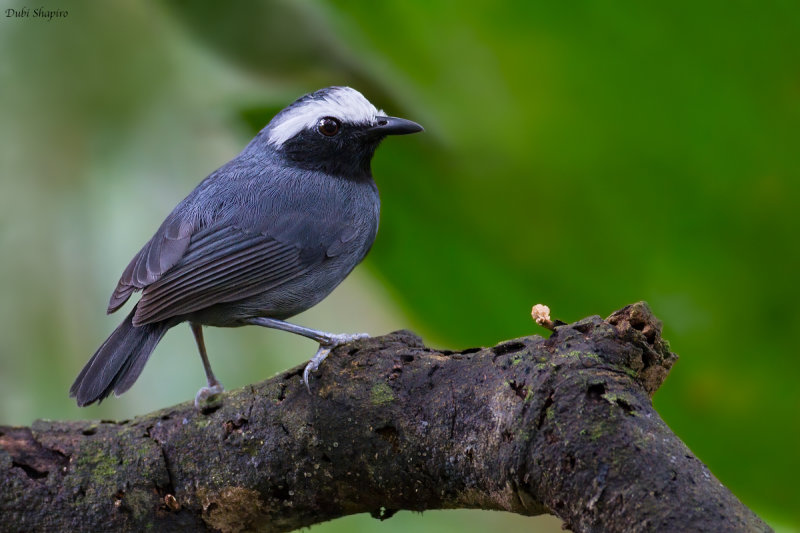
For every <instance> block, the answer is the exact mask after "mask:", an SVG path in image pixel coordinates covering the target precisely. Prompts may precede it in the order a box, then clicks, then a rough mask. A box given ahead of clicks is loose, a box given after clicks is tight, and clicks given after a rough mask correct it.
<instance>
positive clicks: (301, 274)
mask: <svg viewBox="0 0 800 533" xmlns="http://www.w3.org/2000/svg"><path fill="white" fill-rule="evenodd" d="M420 131H423V128H422V126H420V125H419V124H417V123H416V122H412V121H410V120H406V119H402V118H398V117H392V116H388V115H386V113H384V112H383V111H380V110H378V109H377V108H376V107H375V106H374V105H373V104H371V103H370V102H369V100H367V99H366V98H365V97H364V96H363V95H362V94H361V93H360V92H358V91H357V90H355V89H352V88H350V87H344V86H334V87H327V88H324V89H320V90H318V91H315V92H312V93H309V94H306V95H304V96H302V97H300V98H298V99H297V100H296V101H294V102H293V103H291V104H290V105H289V106H287V107H286V108H284V109H283V110H281V111H280V112H278V113H277V114H276V115H275V116H274V117H273V118H272V120H271V121H270V122H269V123H268V124H267V125H266V126H265V127H264V128H263V129H262V130H261V131H260V132H259V133H258V134H257V135H256V137H255V138H253V139H252V140H251V141H250V143H248V144H247V146H246V147H245V148H244V149H243V150H242V152H241V153H240V154H239V155H237V156H236V157H234V158H233V159H232V160H231V161H229V162H228V163H226V164H224V165H223V166H221V167H220V168H219V169H217V170H216V171H214V172H212V173H211V174H210V175H209V176H207V177H206V178H205V179H204V180H203V181H201V182H200V184H199V185H197V187H196V188H195V189H194V190H193V191H192V192H191V193H189V195H188V196H186V198H184V199H183V200H182V201H181V202H180V203H178V205H177V206H176V207H175V208H174V209H173V211H172V212H171V213H170V214H169V215H168V216H167V217H166V219H165V220H164V221H163V222H162V224H161V225H160V226H159V228H158V229H157V230H156V232H155V234H154V235H153V237H152V238H151V239H150V240H149V241H147V243H146V244H145V245H144V246H143V247H142V249H141V250H140V251H139V253H137V254H136V255H135V256H134V257H133V259H132V260H131V261H130V263H129V264H128V266H127V268H125V270H124V272H123V273H122V276H121V277H120V279H119V282H118V283H117V286H116V288H115V289H114V292H113V293H112V295H111V299H110V301H109V304H108V309H107V313H109V314H110V313H113V312H115V311H117V310H118V309H120V307H122V306H123V304H125V303H126V302H127V301H128V299H129V298H130V297H131V295H132V294H133V293H135V292H138V291H141V297H140V298H139V300H138V302H136V304H135V305H134V307H133V309H132V310H131V311H130V313H129V314H128V315H127V316H126V317H125V320H123V321H122V323H121V324H120V325H119V326H118V327H117V328H116V329H115V330H114V331H113V333H111V335H110V336H109V337H108V339H106V341H105V342H103V344H102V345H100V347H99V348H98V349H97V351H96V352H95V353H94V355H92V357H91V358H90V359H89V361H88V362H87V363H86V365H85V366H84V367H83V369H82V370H81V372H80V373H79V374H78V377H77V378H76V379H75V382H74V383H73V385H72V387H71V388H70V397H72V398H75V399H76V401H77V404H78V405H79V406H81V407H83V406H86V405H90V404H92V403H94V402H100V401H102V400H103V399H104V398H106V397H108V396H109V395H110V394H111V393H112V392H113V393H114V394H115V395H116V396H120V395H121V394H123V393H124V392H125V391H127V390H128V389H130V387H131V386H132V385H133V384H134V382H135V381H136V380H137V378H138V377H139V375H140V374H141V372H142V369H143V368H144V366H145V364H146V363H147V360H148V359H149V357H150V354H151V353H152V352H153V350H154V349H155V347H156V345H157V344H158V343H159V341H160V340H161V339H162V337H163V336H164V334H165V333H166V332H167V330H169V329H170V328H172V327H174V326H177V325H178V324H181V323H184V322H188V323H189V326H190V328H191V331H192V333H193V335H194V338H195V341H196V343H197V348H198V351H199V352H200V357H201V359H202V363H203V367H204V370H205V374H206V380H207V385H206V386H204V387H202V388H201V389H200V390H199V391H198V392H197V394H196V395H195V405H197V406H200V405H201V404H202V403H203V402H205V401H206V400H208V399H209V398H211V397H213V396H215V395H217V394H219V393H221V392H222V391H223V390H224V387H223V386H222V384H221V383H220V381H219V380H218V379H217V378H216V377H215V375H214V373H213V371H212V369H211V365H210V363H209V359H208V354H207V352H206V347H205V342H204V339H203V327H204V326H216V327H239V326H246V325H256V326H263V327H267V328H274V329H278V330H283V331H287V332H290V333H294V334H297V335H302V336H304V337H307V338H309V339H312V340H314V341H316V342H317V343H319V348H318V350H317V352H316V354H315V355H314V357H313V358H312V359H311V360H310V361H309V362H308V364H307V365H306V367H305V370H304V372H303V381H304V382H305V384H306V387H309V376H310V373H312V372H314V371H316V370H317V369H318V368H319V365H320V363H321V362H322V361H323V360H324V359H325V357H326V356H327V355H328V354H329V353H330V351H331V350H332V349H333V348H335V347H336V346H339V345H342V344H346V343H348V342H351V341H353V340H355V339H359V338H363V337H366V336H368V335H366V334H333V333H327V332H324V331H319V330H315V329H311V328H306V327H302V326H299V325H295V324H292V323H290V322H286V319H287V318H290V317H292V316H295V315H297V314H298V313H301V312H303V311H305V310H307V309H309V308H311V307H312V306H314V305H316V304H317V303H319V302H320V301H321V300H322V299H323V298H325V297H326V296H327V295H328V294H330V292H331V291H333V289H334V288H335V287H336V286H337V285H339V283H341V282H342V281H343V280H344V279H345V277H347V275H348V274H349V273H350V272H351V271H352V270H353V268H355V266H356V265H358V264H359V263H360V262H361V261H362V260H363V259H364V257H365V256H366V255H367V252H369V250H370V248H371V247H372V244H373V242H374V241H375V236H376V234H377V231H378V222H379V215H380V197H379V194H378V188H377V185H376V184H375V181H374V180H373V177H372V170H371V161H372V157H373V154H374V153H375V150H376V149H377V147H378V145H379V144H380V143H381V141H382V140H383V139H384V138H386V137H387V136H389V135H403V134H410V133H416V132H420ZM309 391H310V388H309Z"/></svg>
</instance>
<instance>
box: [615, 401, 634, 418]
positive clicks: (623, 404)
mask: <svg viewBox="0 0 800 533" xmlns="http://www.w3.org/2000/svg"><path fill="white" fill-rule="evenodd" d="M616 403H617V405H619V406H620V407H622V409H623V410H624V411H625V413H627V414H629V415H631V416H633V406H631V404H629V403H628V402H626V401H625V400H623V399H622V398H617V399H616Z"/></svg>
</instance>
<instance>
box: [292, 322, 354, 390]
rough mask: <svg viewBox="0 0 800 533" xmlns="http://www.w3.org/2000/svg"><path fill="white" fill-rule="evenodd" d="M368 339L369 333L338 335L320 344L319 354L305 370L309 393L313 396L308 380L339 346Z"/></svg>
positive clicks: (304, 374)
mask: <svg viewBox="0 0 800 533" xmlns="http://www.w3.org/2000/svg"><path fill="white" fill-rule="evenodd" d="M368 337H369V334H368V333H353V334H348V333H342V334H338V335H330V336H329V337H328V339H326V341H325V342H321V343H320V344H319V349H318V350H317V353H316V354H314V357H312V358H311V361H309V362H308V364H307V365H306V368H305V370H303V383H305V384H306V389H308V393H309V394H311V386H310V385H309V384H308V378H309V377H310V376H311V373H312V372H316V371H317V369H318V368H319V365H320V364H321V363H322V361H324V360H325V358H326V357H328V355H329V354H330V353H331V350H333V349H334V348H336V347H337V346H341V345H342V344H347V343H349V342H353V341H356V340H358V339H366V338H368Z"/></svg>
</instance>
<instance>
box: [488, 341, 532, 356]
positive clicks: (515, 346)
mask: <svg viewBox="0 0 800 533" xmlns="http://www.w3.org/2000/svg"><path fill="white" fill-rule="evenodd" d="M523 348H525V345H524V344H522V343H521V342H517V341H512V342H506V343H504V344H500V345H499V346H495V347H494V348H492V352H493V353H494V354H495V355H506V354H507V353H514V352H518V351H520V350H522V349H523Z"/></svg>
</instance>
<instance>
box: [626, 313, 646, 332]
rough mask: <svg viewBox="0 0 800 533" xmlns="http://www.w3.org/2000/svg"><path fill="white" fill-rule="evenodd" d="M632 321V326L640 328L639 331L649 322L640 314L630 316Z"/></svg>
mask: <svg viewBox="0 0 800 533" xmlns="http://www.w3.org/2000/svg"><path fill="white" fill-rule="evenodd" d="M630 322H631V327H632V328H633V329H638V330H639V331H642V330H643V329H644V327H645V326H646V325H647V322H645V321H644V320H642V317H639V316H632V317H631V318H630Z"/></svg>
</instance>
